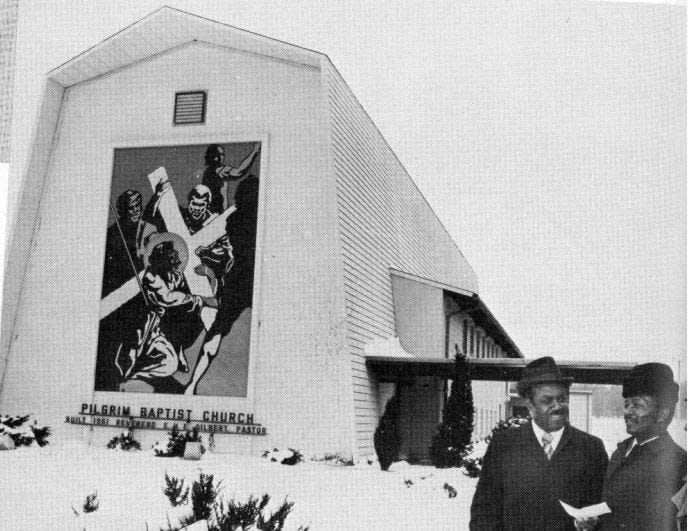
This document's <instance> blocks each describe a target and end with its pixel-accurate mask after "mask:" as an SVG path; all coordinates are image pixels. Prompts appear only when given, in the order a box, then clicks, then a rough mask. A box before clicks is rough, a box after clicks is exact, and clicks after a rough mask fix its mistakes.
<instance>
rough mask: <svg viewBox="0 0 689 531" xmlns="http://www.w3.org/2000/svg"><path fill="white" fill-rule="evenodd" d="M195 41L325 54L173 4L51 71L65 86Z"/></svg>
mask: <svg viewBox="0 0 689 531" xmlns="http://www.w3.org/2000/svg"><path fill="white" fill-rule="evenodd" d="M189 42H205V43H209V44H214V45H217V46H221V47H225V48H231V49H236V50H240V51H245V52H248V53H253V54H258V55H262V56H266V57H271V58H274V59H276V60H281V61H287V62H291V63H298V64H303V65H306V66H310V67H314V68H320V65H321V62H322V61H323V60H324V58H325V55H324V54H321V53H319V52H316V51H313V50H309V49H307V48H302V47H300V46H296V45H294V44H288V43H285V42H282V41H279V40H277V39H271V38H269V37H266V36H264V35H259V34H257V33H252V32H250V31H246V30H242V29H239V28H236V27H234V26H230V25H228V24H224V23H222V22H217V21H214V20H210V19H207V18H204V17H200V16H197V15H193V14H190V13H187V12H185V11H180V10H179V9H174V8H171V7H167V6H164V7H161V8H159V9H157V10H156V11H154V12H153V13H151V14H150V15H147V16H146V17H144V18H142V19H140V20H138V21H136V22H134V23H133V24H130V25H129V26H127V27H126V28H123V29H122V30H120V31H118V32H116V33H114V34H113V35H111V36H110V37H108V38H106V39H104V40H103V41H101V42H99V43H98V44H96V45H94V46H92V47H91V48H88V49H87V50H85V51H84V52H82V53H80V54H79V55H77V56H75V57H73V58H72V59H69V60H68V61H66V62H65V63H63V64H61V65H60V66H58V67H56V68H54V69H53V70H51V71H50V72H48V74H47V77H48V78H49V79H52V80H53V81H55V82H57V83H59V84H60V85H62V86H63V87H69V86H72V85H76V84H77V83H82V82H84V81H87V80H89V79H92V78H95V77H99V76H102V75H105V74H107V73H109V72H111V71H114V70H119V69H121V68H124V67H126V66H129V65H132V64H136V63H138V62H141V61H144V60H146V59H148V58H150V57H153V56H156V55H159V54H161V53H164V52H166V51H168V50H171V49H174V48H177V47H179V46H182V45H184V44H186V43H189Z"/></svg>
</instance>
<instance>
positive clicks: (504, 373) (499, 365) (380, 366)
mask: <svg viewBox="0 0 689 531" xmlns="http://www.w3.org/2000/svg"><path fill="white" fill-rule="evenodd" d="M530 361H532V360H526V359H524V358H478V359H477V358H469V359H468V360H467V362H468V364H469V367H470V371H471V379H472V380H488V381H498V382H516V381H517V380H519V378H520V377H521V373H522V370H523V369H524V367H525V366H526V365H527V364H528V363H529V362H530ZM556 362H557V365H558V367H560V370H561V371H562V374H563V375H564V376H569V377H572V378H574V381H575V382H577V383H589V384H616V385H622V382H623V381H624V377H625V376H626V374H627V372H628V371H629V370H630V369H631V368H632V367H633V366H634V365H635V363H627V362H600V361H560V360H556ZM366 366H367V367H368V368H369V369H370V370H371V372H372V373H373V374H374V375H375V376H376V378H377V379H378V380H379V381H387V382H390V381H397V380H401V379H402V380H403V379H405V378H412V377H415V376H435V377H437V378H442V379H451V378H452V371H453V366H454V360H452V359H446V358H391V357H384V356H366Z"/></svg>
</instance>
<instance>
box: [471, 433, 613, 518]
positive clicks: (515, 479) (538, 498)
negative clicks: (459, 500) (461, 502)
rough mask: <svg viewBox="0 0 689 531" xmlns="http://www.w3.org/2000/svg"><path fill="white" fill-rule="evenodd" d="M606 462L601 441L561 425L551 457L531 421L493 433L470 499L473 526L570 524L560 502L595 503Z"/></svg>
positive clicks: (576, 504)
mask: <svg viewBox="0 0 689 531" xmlns="http://www.w3.org/2000/svg"><path fill="white" fill-rule="evenodd" d="M607 464H608V455H607V454H606V453H605V447H604V446H603V442H602V441H601V440H600V439H598V438H597V437H594V436H592V435H589V434H587V433H584V432H583V431H580V430H578V429H576V428H572V427H571V426H566V427H565V431H564V433H563V434H562V438H561V439H560V443H559V444H558V446H557V448H556V449H555V453H554V454H553V456H552V458H551V460H550V461H548V459H547V458H546V456H545V452H544V451H543V448H542V447H541V445H540V443H539V441H538V440H537V439H536V436H535V435H534V432H533V428H532V427H531V423H526V424H524V425H523V426H521V427H519V428H516V429H511V430H504V431H503V432H500V433H498V434H497V435H496V436H495V437H494V438H493V440H492V441H491V442H490V444H489V445H488V450H487V451H486V455H485V457H484V459H483V467H482V470H481V477H480V478H479V481H478V485H477V487H476V493H475V494H474V500H473V502H472V504H471V523H470V525H469V527H470V529H472V530H484V529H490V530H515V531H516V530H531V529H532V530H534V531H536V530H538V531H546V530H547V531H550V530H560V529H567V530H571V529H574V522H573V519H572V518H571V517H570V516H569V515H567V513H565V511H564V509H563V508H562V506H561V505H560V503H559V500H562V501H564V502H566V503H568V504H570V505H572V506H574V507H577V508H578V507H582V506H585V505H591V504H594V503H599V502H600V501H601V493H602V490H603V477H604V476H605V468H606V466H607Z"/></svg>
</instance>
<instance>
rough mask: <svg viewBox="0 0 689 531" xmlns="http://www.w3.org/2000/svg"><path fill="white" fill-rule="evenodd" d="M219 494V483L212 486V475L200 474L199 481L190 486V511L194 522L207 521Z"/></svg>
mask: <svg viewBox="0 0 689 531" xmlns="http://www.w3.org/2000/svg"><path fill="white" fill-rule="evenodd" d="M219 493H220V483H218V484H217V485H214V484H213V474H204V473H203V472H202V473H201V475H200V476H199V480H198V481H194V483H193V484H192V485H191V510H192V511H193V513H194V521H199V520H208V518H209V517H210V515H211V510H212V508H213V506H214V505H215V500H216V498H217V497H218V494H219Z"/></svg>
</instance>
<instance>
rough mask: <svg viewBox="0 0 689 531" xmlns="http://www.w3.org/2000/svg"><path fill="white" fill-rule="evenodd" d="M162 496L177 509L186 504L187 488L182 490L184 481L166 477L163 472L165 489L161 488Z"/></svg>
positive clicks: (187, 497)
mask: <svg viewBox="0 0 689 531" xmlns="http://www.w3.org/2000/svg"><path fill="white" fill-rule="evenodd" d="M163 494H165V496H167V499H168V500H170V504H171V505H172V506H173V507H178V506H180V505H183V504H185V503H187V500H188V499H189V487H187V488H186V489H185V488H184V479H179V478H176V477H174V476H168V475H167V472H165V487H163Z"/></svg>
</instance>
